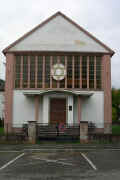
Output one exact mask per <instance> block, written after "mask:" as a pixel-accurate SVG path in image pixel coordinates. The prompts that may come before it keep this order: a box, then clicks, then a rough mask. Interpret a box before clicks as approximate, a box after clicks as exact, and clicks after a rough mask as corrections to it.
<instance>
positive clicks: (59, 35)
mask: <svg viewBox="0 0 120 180" xmlns="http://www.w3.org/2000/svg"><path fill="white" fill-rule="evenodd" d="M13 50H15V51H29V50H30V51H31V50H32V51H66V52H70V51H74V52H75V51H76V52H108V51H107V50H106V49H105V48H104V47H102V46H101V45H100V44H98V43H97V42H96V41H94V40H93V39H92V38H90V37H89V36H88V35H86V34H85V33H84V32H82V31H80V30H79V29H78V28H77V27H76V26H74V25H73V24H71V23H70V22H69V21H67V20H66V19H64V18H63V17H62V16H61V15H58V16H57V17H56V18H54V19H52V20H51V21H50V22H49V23H47V24H45V25H44V26H42V27H41V28H39V29H37V30H36V31H35V32H33V33H32V34H30V35H29V36H27V37H26V38H25V39H23V40H22V41H21V42H19V43H18V44H16V45H15V46H14V47H12V48H11V49H10V51H13Z"/></svg>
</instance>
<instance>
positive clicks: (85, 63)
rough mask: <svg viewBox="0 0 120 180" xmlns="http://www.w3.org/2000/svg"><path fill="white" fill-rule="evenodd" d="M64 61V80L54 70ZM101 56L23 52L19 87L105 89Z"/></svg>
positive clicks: (18, 70) (17, 80) (18, 71)
mask: <svg viewBox="0 0 120 180" xmlns="http://www.w3.org/2000/svg"><path fill="white" fill-rule="evenodd" d="M55 64H62V65H63V66H62V67H64V69H65V70H66V75H65V76H64V78H63V79H62V80H55V79H54V78H53V77H52V74H51V69H52V67H53V66H54V65H55ZM101 74H102V65H101V56H81V55H75V56H74V55H56V56H51V55H50V56H43V55H30V56H28V55H23V56H16V62H15V88H23V89H24V88H32V89H33V88H63V89H65V88H68V89H69V88H74V89H83V90H84V89H85V90H88V89H90V90H94V89H95V90H99V89H101V88H102V86H101V84H102V79H101Z"/></svg>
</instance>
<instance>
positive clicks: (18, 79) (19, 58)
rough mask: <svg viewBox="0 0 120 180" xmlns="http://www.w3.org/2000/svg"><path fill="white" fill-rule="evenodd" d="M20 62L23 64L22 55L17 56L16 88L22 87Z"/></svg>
mask: <svg viewBox="0 0 120 180" xmlns="http://www.w3.org/2000/svg"><path fill="white" fill-rule="evenodd" d="M20 64H21V57H20V56H16V65H15V88H20Z"/></svg>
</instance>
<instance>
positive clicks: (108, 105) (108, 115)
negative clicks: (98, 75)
mask: <svg viewBox="0 0 120 180" xmlns="http://www.w3.org/2000/svg"><path fill="white" fill-rule="evenodd" d="M102 65H103V76H102V78H103V89H104V124H105V126H106V125H108V124H109V123H110V124H111V123H112V98H111V61H110V55H104V56H103V57H102Z"/></svg>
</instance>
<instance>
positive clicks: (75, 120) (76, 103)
mask: <svg viewBox="0 0 120 180" xmlns="http://www.w3.org/2000/svg"><path fill="white" fill-rule="evenodd" d="M73 122H74V123H75V124H78V97H76V96H74V104H73Z"/></svg>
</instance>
